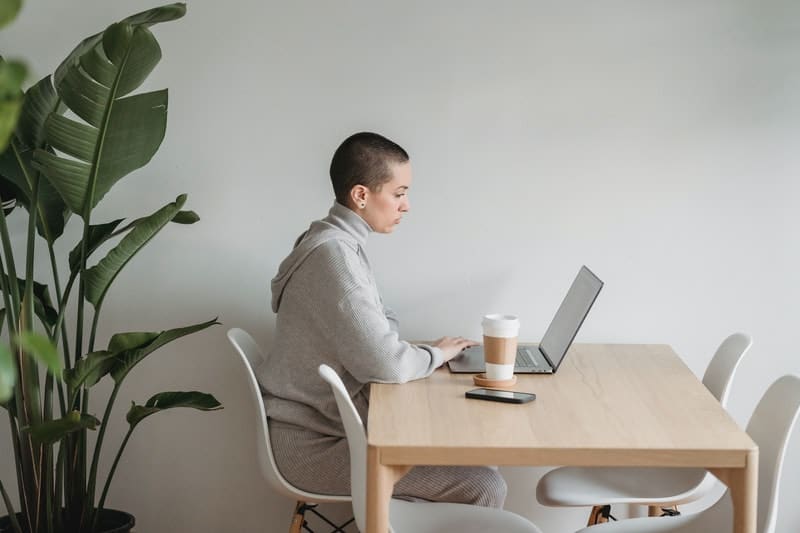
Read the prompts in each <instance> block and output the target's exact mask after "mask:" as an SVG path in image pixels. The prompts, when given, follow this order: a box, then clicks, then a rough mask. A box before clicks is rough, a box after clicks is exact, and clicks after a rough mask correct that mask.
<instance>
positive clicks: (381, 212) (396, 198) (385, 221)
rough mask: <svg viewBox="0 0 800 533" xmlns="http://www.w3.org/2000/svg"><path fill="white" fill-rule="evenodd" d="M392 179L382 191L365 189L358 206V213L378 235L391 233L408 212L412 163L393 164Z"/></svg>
mask: <svg viewBox="0 0 800 533" xmlns="http://www.w3.org/2000/svg"><path fill="white" fill-rule="evenodd" d="M389 168H390V170H391V172H392V179H390V180H389V181H388V182H386V183H384V184H383V186H381V188H380V190H377V191H371V190H369V189H367V188H364V191H363V193H364V197H363V200H362V202H363V203H364V204H365V206H364V208H363V209H362V208H361V207H360V204H358V203H357V204H356V209H355V211H356V213H358V214H359V215H361V218H363V219H364V220H366V221H367V224H369V225H370V227H371V228H372V230H373V231H375V232H377V233H391V232H392V231H394V228H395V226H397V225H398V224H399V223H400V219H401V218H403V214H405V213H406V212H408V208H409V203H408V188H409V187H410V186H411V163H408V162H406V163H393V164H390V166H389Z"/></svg>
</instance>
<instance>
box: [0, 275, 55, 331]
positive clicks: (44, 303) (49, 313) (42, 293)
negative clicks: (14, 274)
mask: <svg viewBox="0 0 800 533" xmlns="http://www.w3.org/2000/svg"><path fill="white" fill-rule="evenodd" d="M8 279H9V278H8V276H5V280H6V286H9V285H8ZM17 286H18V287H19V293H20V294H22V293H23V292H25V280H24V279H19V278H17ZM33 312H34V313H35V314H36V316H38V317H39V318H40V319H41V321H42V322H44V323H45V324H47V325H48V326H53V325H55V323H56V321H57V320H58V311H56V309H55V307H53V301H52V300H51V299H50V289H48V288H47V285H43V284H41V283H38V282H36V281H34V282H33Z"/></svg>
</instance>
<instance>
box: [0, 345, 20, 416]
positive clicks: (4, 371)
mask: <svg viewBox="0 0 800 533" xmlns="http://www.w3.org/2000/svg"><path fill="white" fill-rule="evenodd" d="M16 382H17V367H16V366H15V365H14V355H13V354H12V353H11V351H10V350H9V349H8V347H7V346H6V345H5V344H0V403H5V402H6V401H8V400H9V399H10V398H11V396H12V395H13V394H14V384H15V383H16Z"/></svg>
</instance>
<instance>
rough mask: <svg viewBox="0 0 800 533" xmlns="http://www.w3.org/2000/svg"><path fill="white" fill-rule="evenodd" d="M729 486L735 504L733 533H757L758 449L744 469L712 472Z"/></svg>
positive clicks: (749, 454)
mask: <svg viewBox="0 0 800 533" xmlns="http://www.w3.org/2000/svg"><path fill="white" fill-rule="evenodd" d="M711 472H712V473H713V474H714V475H715V476H717V477H718V478H719V479H720V481H722V482H723V483H725V484H726V485H728V490H730V492H731V501H732V502H733V533H756V524H757V519H756V517H757V512H758V449H755V450H751V451H750V452H749V453H748V454H747V463H746V465H745V467H744V468H718V469H713V470H712V471H711Z"/></svg>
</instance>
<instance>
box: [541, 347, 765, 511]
mask: <svg viewBox="0 0 800 533" xmlns="http://www.w3.org/2000/svg"><path fill="white" fill-rule="evenodd" d="M752 344H753V340H752V339H751V338H750V336H749V335H745V334H744V333H734V334H733V335H731V336H729V337H728V338H726V339H725V340H724V341H723V342H722V344H720V346H719V348H717V351H716V352H715V353H714V357H712V358H711V362H710V363H709V364H708V367H707V368H706V372H705V375H704V376H703V384H704V385H705V386H706V388H708V390H709V391H710V392H711V394H713V395H714V396H715V397H716V398H717V399H718V400H719V402H720V404H722V406H723V407H726V405H727V403H728V396H729V394H730V385H731V383H732V381H733V377H734V375H735V374H736V369H737V368H738V367H739V363H740V362H741V360H742V358H743V357H744V354H745V353H747V351H748V350H749V349H750V346H751V345H752ZM716 483H717V479H716V478H715V477H714V476H712V475H711V474H709V473H708V472H706V471H705V470H703V469H698V468H639V467H628V468H589V467H562V468H556V469H555V470H551V471H550V472H548V473H547V474H545V475H544V476H542V479H541V480H540V481H539V484H538V485H537V487H536V499H537V500H538V501H539V503H541V504H542V505H547V506H550V507H586V506H590V505H591V506H594V507H593V508H592V512H591V514H590V516H589V522H588V525H592V524H596V523H600V522H605V521H607V520H608V518H609V516H610V510H611V505H614V504H620V503H634V504H640V505H647V506H648V507H649V513H648V514H649V515H650V516H658V515H660V514H661V512H662V508H669V507H675V506H677V505H679V504H683V503H687V502H690V501H694V500H697V499H699V498H701V497H702V496H704V495H705V494H707V493H708V492H709V491H710V490H711V489H712V488H713V487H714V485H715V484H716Z"/></svg>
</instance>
